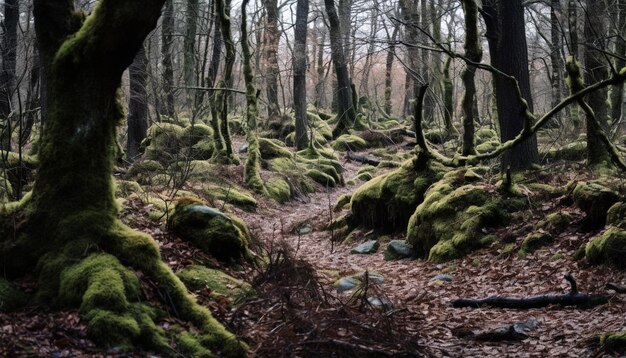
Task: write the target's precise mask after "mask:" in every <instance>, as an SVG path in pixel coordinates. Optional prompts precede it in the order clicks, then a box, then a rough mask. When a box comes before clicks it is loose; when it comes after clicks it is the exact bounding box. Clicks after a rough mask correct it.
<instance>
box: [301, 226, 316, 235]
mask: <svg viewBox="0 0 626 358" xmlns="http://www.w3.org/2000/svg"><path fill="white" fill-rule="evenodd" d="M311 232H313V228H312V227H311V225H309V224H304V225H302V226H301V227H299V228H298V234H300V235H306V234H310V233H311Z"/></svg>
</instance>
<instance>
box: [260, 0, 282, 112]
mask: <svg viewBox="0 0 626 358" xmlns="http://www.w3.org/2000/svg"><path fill="white" fill-rule="evenodd" d="M263 3H264V4H265V11H266V14H267V26H266V29H265V61H266V68H265V85H266V91H267V115H268V117H269V118H276V117H278V116H279V115H280V109H279V108H280V106H279V105H278V71H279V69H278V44H279V42H280V34H279V32H278V16H279V14H278V0H266V1H264V2H263Z"/></svg>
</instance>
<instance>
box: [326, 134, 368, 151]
mask: <svg viewBox="0 0 626 358" xmlns="http://www.w3.org/2000/svg"><path fill="white" fill-rule="evenodd" d="M331 146H332V148H333V149H334V150H339V151H359V150H363V149H365V148H367V142H366V141H365V139H363V138H361V137H359V136H356V135H353V134H344V135H341V136H340V137H339V138H337V139H336V140H334V141H333V142H332V144H331Z"/></svg>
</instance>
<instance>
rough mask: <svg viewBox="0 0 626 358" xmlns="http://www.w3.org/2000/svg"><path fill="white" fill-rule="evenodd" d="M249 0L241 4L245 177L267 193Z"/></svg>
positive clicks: (258, 190) (256, 188) (261, 191)
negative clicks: (248, 21)
mask: <svg viewBox="0 0 626 358" xmlns="http://www.w3.org/2000/svg"><path fill="white" fill-rule="evenodd" d="M248 2H249V0H243V3H242V4H241V53H242V57H243V76H244V80H245V82H246V122H247V124H248V126H247V127H248V128H247V132H246V140H247V142H248V158H247V159H246V164H245V166H244V178H245V181H246V184H248V186H250V187H251V188H252V189H253V190H254V191H256V192H259V193H267V191H266V189H265V185H264V184H263V180H262V179H261V151H260V149H259V138H258V135H257V120H258V117H259V104H258V93H257V89H256V86H255V85H254V75H253V74H252V64H251V62H252V61H251V57H252V56H251V55H250V44H249V43H248V24H247V13H246V7H247V6H248Z"/></svg>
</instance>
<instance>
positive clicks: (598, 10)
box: [583, 0, 610, 166]
mask: <svg viewBox="0 0 626 358" xmlns="http://www.w3.org/2000/svg"><path fill="white" fill-rule="evenodd" d="M586 5H587V11H586V14H585V43H587V44H589V46H585V50H584V52H583V54H584V63H585V68H586V71H584V81H585V82H586V83H595V82H598V81H601V80H603V79H605V78H607V76H608V72H607V68H606V66H607V64H606V63H605V61H604V57H603V54H602V53H601V52H600V51H602V50H606V46H605V43H604V36H605V34H606V25H605V22H604V16H605V14H606V11H607V8H606V7H605V5H604V2H603V1H595V0H587V1H586ZM592 46H593V47H596V48H599V49H600V51H598V50H596V49H594V48H592ZM606 100H607V91H606V89H602V90H598V91H595V92H593V93H590V94H589V96H587V104H589V107H591V109H592V110H593V116H595V118H596V120H597V122H598V123H599V124H600V126H601V127H602V128H603V129H606V128H607V124H608V122H607V116H608V111H607V108H606ZM586 117H587V118H586V119H585V122H586V126H587V162H588V164H589V165H590V166H596V165H599V164H602V163H603V162H607V163H610V160H609V153H608V151H607V150H606V147H605V146H604V145H603V144H602V141H601V140H600V138H599V135H598V133H597V129H596V127H595V123H594V122H595V121H594V120H593V119H592V118H589V117H590V114H587V115H586Z"/></svg>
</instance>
